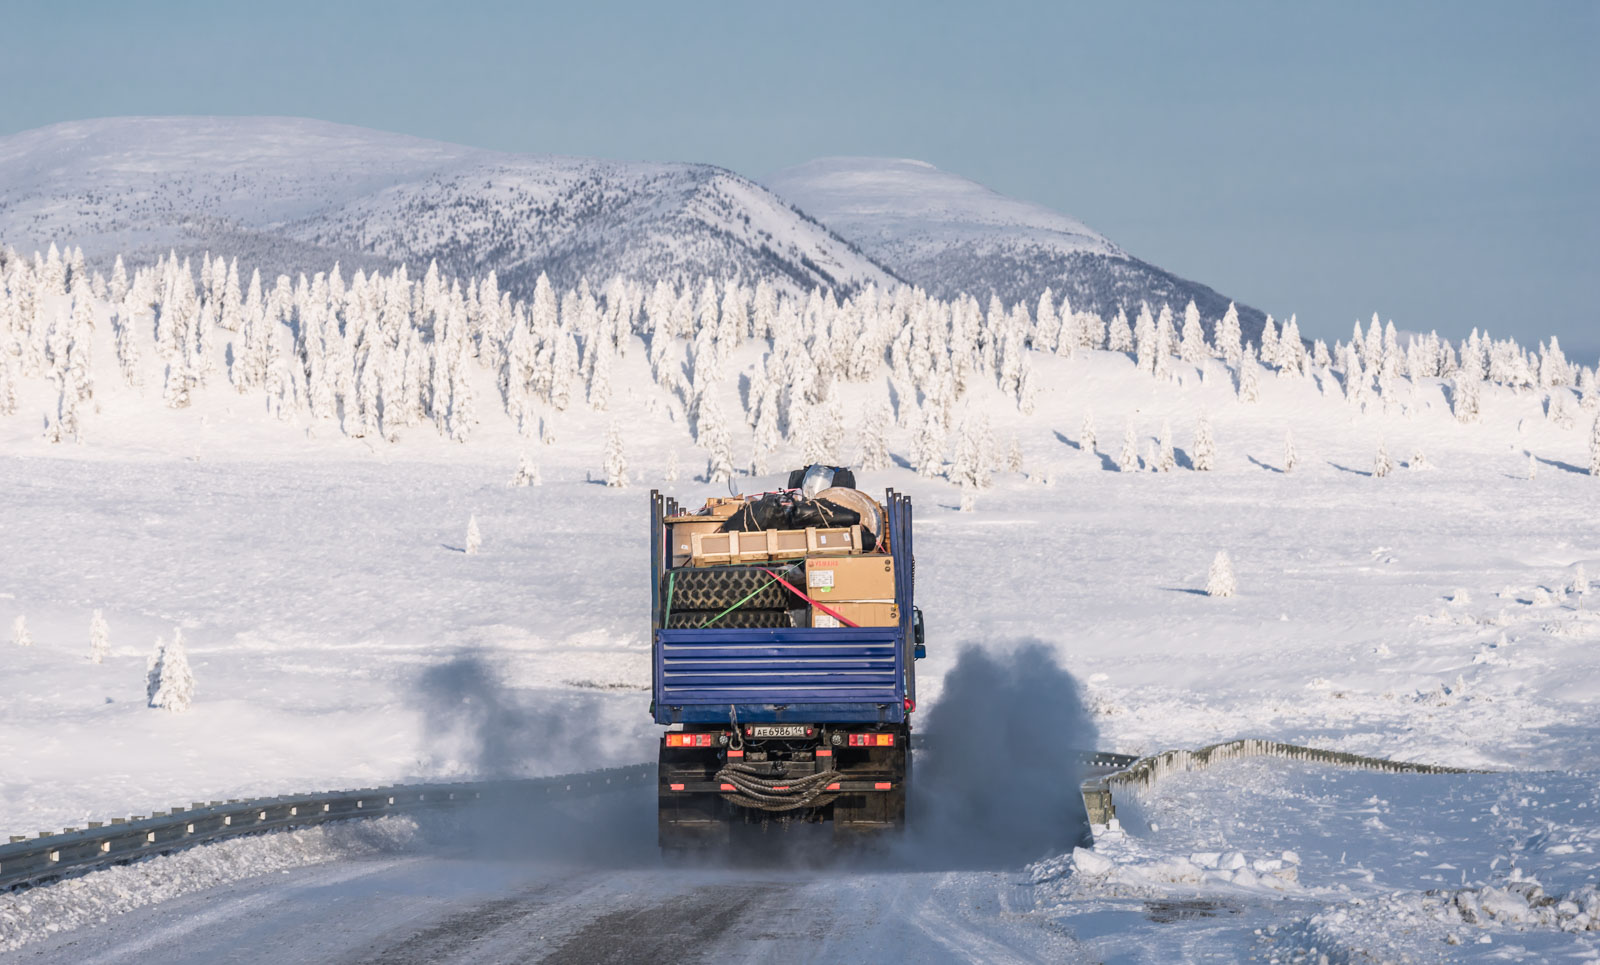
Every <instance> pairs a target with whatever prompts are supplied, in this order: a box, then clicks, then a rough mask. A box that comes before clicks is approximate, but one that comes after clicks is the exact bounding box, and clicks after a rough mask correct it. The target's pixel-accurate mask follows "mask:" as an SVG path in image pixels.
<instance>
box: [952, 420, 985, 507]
mask: <svg viewBox="0 0 1600 965" xmlns="http://www.w3.org/2000/svg"><path fill="white" fill-rule="evenodd" d="M950 481H951V482H953V483H955V484H956V485H957V486H960V487H961V489H962V491H963V492H967V491H972V492H976V491H977V490H979V489H983V488H985V487H987V486H988V484H989V468H988V466H987V465H986V464H985V461H984V452H983V442H982V436H981V432H980V430H979V428H978V426H977V423H976V422H975V421H974V420H973V419H972V417H971V416H970V415H968V416H966V417H964V418H963V419H962V420H961V425H960V427H959V428H958V429H957V430H956V452H955V458H954V459H953V460H951V463H950Z"/></svg>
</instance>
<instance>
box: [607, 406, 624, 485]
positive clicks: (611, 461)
mask: <svg viewBox="0 0 1600 965" xmlns="http://www.w3.org/2000/svg"><path fill="white" fill-rule="evenodd" d="M606 485H607V486H611V487H614V488H621V487H624V486H626V485H628V460H627V459H626V458H625V457H624V456H623V454H622V430H621V429H619V428H617V421H616V420H615V419H613V420H611V424H610V425H609V426H607V427H606Z"/></svg>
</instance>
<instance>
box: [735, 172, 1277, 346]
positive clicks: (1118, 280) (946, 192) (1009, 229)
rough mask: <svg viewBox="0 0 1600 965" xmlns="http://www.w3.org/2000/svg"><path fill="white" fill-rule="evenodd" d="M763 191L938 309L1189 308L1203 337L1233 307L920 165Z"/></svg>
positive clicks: (1256, 336)
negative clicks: (966, 305) (1047, 293)
mask: <svg viewBox="0 0 1600 965" xmlns="http://www.w3.org/2000/svg"><path fill="white" fill-rule="evenodd" d="M766 185H767V186H768V187H769V188H771V189H772V190H774V191H776V192H777V193H778V194H780V195H782V196H783V197H785V198H787V199H788V200H789V201H791V202H793V203H794V205H795V206H797V207H799V208H800V209H802V210H804V211H806V212H807V213H809V214H810V215H811V216H813V217H815V218H817V219H818V220H819V221H821V222H822V223H823V224H825V225H827V226H828V227H829V228H831V229H833V230H834V231H835V232H837V233H838V234H839V235H840V236H842V237H844V238H845V239H847V240H849V241H851V242H853V243H854V244H855V245H857V246H858V247H860V248H861V250H862V251H864V252H866V253H867V254H868V255H870V256H872V257H873V258H875V259H877V260H878V261H879V262H880V263H882V264H883V265H885V266H886V267H888V268H889V270H891V271H893V272H894V273H895V274H896V275H899V276H900V277H901V278H903V279H905V280H906V281H908V282H911V283H912V284H915V285H919V286H921V287H922V288H924V289H926V290H927V291H928V292H929V293H931V294H934V295H936V296H938V297H940V298H950V297H952V296H954V295H956V294H957V293H959V292H966V293H968V294H972V295H976V296H977V297H979V298H980V299H987V297H988V295H989V293H991V292H993V293H995V294H997V295H999V296H1000V298H1001V300H1003V301H1005V302H1006V303H1007V304H1011V303H1013V302H1016V301H1019V300H1024V301H1027V302H1029V303H1030V304H1031V303H1032V302H1034V301H1036V300H1037V299H1038V297H1039V293H1040V292H1042V291H1044V289H1045V288H1047V287H1048V288H1051V289H1053V290H1054V292H1055V294H1056V295H1057V296H1059V295H1061V294H1062V293H1063V292H1065V293H1066V294H1067V295H1069V296H1070V297H1071V299H1072V304H1073V307H1074V308H1077V309H1080V310H1094V311H1098V312H1099V313H1101V314H1102V315H1105V316H1108V317H1109V316H1110V315H1113V314H1115V313H1116V310H1117V308H1118V307H1119V306H1123V307H1126V308H1128V310H1129V314H1130V315H1132V314H1133V313H1134V311H1136V310H1137V308H1138V305H1139V302H1140V301H1148V302H1150V304H1151V305H1152V306H1156V307H1159V306H1160V304H1161V303H1162V302H1167V303H1169V304H1171V305H1172V307H1173V310H1174V311H1181V310H1182V308H1183V306H1184V305H1185V304H1187V303H1188V302H1189V300H1190V299H1193V300H1194V303H1195V305H1196V306H1197V307H1198V308H1199V309H1200V315H1201V317H1202V318H1203V319H1205V321H1206V324H1207V326H1208V327H1209V325H1210V323H1211V322H1212V321H1214V320H1215V319H1218V318H1221V317H1222V315H1223V313H1224V312H1225V311H1227V308H1228V301H1229V299H1228V298H1227V297H1226V296H1224V295H1221V294H1219V293H1217V292H1216V291H1213V290H1212V289H1210V288H1208V287H1206V286H1205V285H1202V284H1199V283H1198V282H1193V281H1189V280H1187V279H1184V278H1179V277H1178V276H1176V275H1174V274H1172V273H1171V272H1167V271H1163V270H1162V269H1160V268H1157V267H1156V266H1154V265H1151V264H1148V263H1147V262H1143V261H1140V260H1139V259H1138V258H1135V257H1134V256H1132V255H1130V254H1128V253H1127V252H1126V251H1123V250H1122V249H1121V248H1119V247H1117V245H1116V244H1114V243H1113V242H1112V241H1110V240H1109V239H1108V238H1106V237H1105V236H1104V235H1102V234H1100V233H1099V232H1097V231H1095V230H1094V229H1092V228H1090V227H1088V226H1087V225H1085V224H1083V223H1082V222H1080V221H1078V220H1076V219H1074V218H1070V217H1067V216H1066V215H1063V214H1059V213H1057V212H1055V211H1051V210H1050V209H1048V208H1045V207H1042V206H1040V205H1037V204H1031V203H1029V202H1026V201H1019V200H1017V199H1015V198H1008V197H1006V196H1005V195H1002V194H999V193H997V192H995V191H992V190H990V189H989V188H986V187H984V186H983V185H981V184H978V183H977V182H975V181H970V180H968V179H966V178H963V177H960V176H958V175H955V174H950V173H949V172H946V171H941V170H939V169H938V168H936V167H934V166H933V165H931V164H927V163H925V162H923V161H912V160H904V159H896V158H854V157H844V158H821V159H819V160H816V161H810V162H807V163H805V164H801V165H797V166H795V167H791V168H786V169H784V170H782V171H779V172H777V173H776V174H773V175H771V176H769V177H768V178H766ZM1238 309H1239V321H1240V326H1241V328H1242V329H1243V330H1244V334H1245V337H1246V338H1247V339H1250V340H1253V341H1257V342H1259V340H1260V333H1261V324H1262V320H1263V317H1264V316H1263V315H1262V313H1261V312H1259V311H1257V310H1256V309H1254V308H1251V307H1249V306H1247V305H1243V304H1240V305H1239V306H1238Z"/></svg>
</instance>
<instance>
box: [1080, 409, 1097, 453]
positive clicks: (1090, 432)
mask: <svg viewBox="0 0 1600 965" xmlns="http://www.w3.org/2000/svg"><path fill="white" fill-rule="evenodd" d="M1096 441H1097V440H1096V439H1095V436H1094V410H1093V409H1084V410H1083V427H1082V428H1081V429H1079V430H1078V446H1079V448H1080V449H1081V450H1082V451H1083V452H1087V453H1092V452H1094V451H1095V442H1096Z"/></svg>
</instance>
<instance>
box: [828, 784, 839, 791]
mask: <svg viewBox="0 0 1600 965" xmlns="http://www.w3.org/2000/svg"><path fill="white" fill-rule="evenodd" d="M828 790H830V791H837V790H839V785H837V784H829V785H828Z"/></svg>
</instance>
